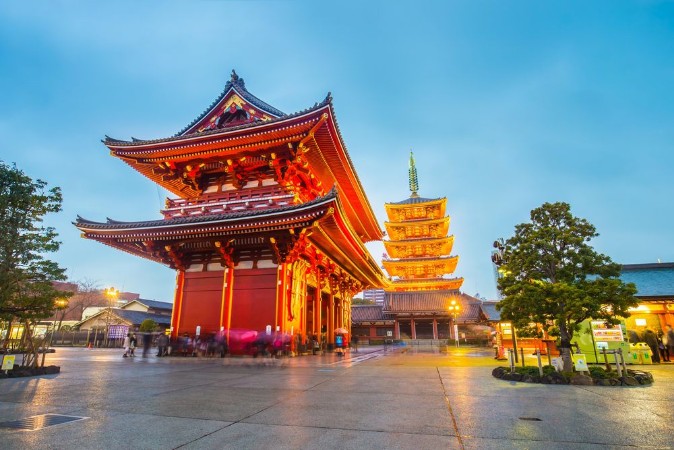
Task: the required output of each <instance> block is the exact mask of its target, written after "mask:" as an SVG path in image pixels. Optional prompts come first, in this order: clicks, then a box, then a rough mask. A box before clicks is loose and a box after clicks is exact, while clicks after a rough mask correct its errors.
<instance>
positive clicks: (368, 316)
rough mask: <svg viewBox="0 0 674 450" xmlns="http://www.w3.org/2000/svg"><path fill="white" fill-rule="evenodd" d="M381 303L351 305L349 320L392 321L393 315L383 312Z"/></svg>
mask: <svg viewBox="0 0 674 450" xmlns="http://www.w3.org/2000/svg"><path fill="white" fill-rule="evenodd" d="M383 308H384V307H383V306H382V305H352V306H351V322H381V321H384V320H390V321H393V317H391V316H390V315H389V314H385V313H384V310H383Z"/></svg>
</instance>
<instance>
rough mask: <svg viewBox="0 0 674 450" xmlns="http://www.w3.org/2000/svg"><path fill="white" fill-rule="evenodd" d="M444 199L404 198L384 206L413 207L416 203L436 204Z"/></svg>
mask: <svg viewBox="0 0 674 450" xmlns="http://www.w3.org/2000/svg"><path fill="white" fill-rule="evenodd" d="M444 199H445V197H439V198H424V197H410V198H406V199H405V200H402V201H400V202H390V203H386V205H414V204H417V203H431V202H437V201H440V200H444Z"/></svg>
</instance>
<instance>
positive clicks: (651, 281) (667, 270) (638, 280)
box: [620, 263, 674, 297]
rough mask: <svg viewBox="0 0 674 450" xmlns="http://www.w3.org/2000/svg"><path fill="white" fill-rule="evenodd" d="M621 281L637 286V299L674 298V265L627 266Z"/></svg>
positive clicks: (622, 269) (621, 274) (622, 272)
mask: <svg viewBox="0 0 674 450" xmlns="http://www.w3.org/2000/svg"><path fill="white" fill-rule="evenodd" d="M620 279H621V280H622V281H623V282H625V283H634V284H635V285H636V287H637V294H636V296H637V297H674V263H652V264H626V265H623V266H622V268H621V272H620Z"/></svg>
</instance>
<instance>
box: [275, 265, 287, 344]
mask: <svg viewBox="0 0 674 450" xmlns="http://www.w3.org/2000/svg"><path fill="white" fill-rule="evenodd" d="M278 268H279V270H278V275H277V281H276V319H275V323H274V331H275V330H276V329H279V331H280V332H281V333H283V332H285V327H286V323H285V322H286V321H285V318H286V315H285V311H286V303H287V301H288V264H286V263H283V264H279V266H278Z"/></svg>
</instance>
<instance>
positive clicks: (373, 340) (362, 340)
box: [358, 336, 490, 350]
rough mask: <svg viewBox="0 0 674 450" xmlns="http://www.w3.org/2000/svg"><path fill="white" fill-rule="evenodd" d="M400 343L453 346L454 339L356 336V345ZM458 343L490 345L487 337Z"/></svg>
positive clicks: (425, 346)
mask: <svg viewBox="0 0 674 450" xmlns="http://www.w3.org/2000/svg"><path fill="white" fill-rule="evenodd" d="M385 344H387V345H402V346H407V347H410V348H417V349H420V350H421V349H438V348H445V347H447V346H448V345H450V346H455V345H456V341H455V340H454V339H393V338H383V337H361V336H359V337H358V345H385ZM459 345H466V346H471V347H490V344H489V341H488V340H487V339H461V340H460V341H459Z"/></svg>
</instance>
